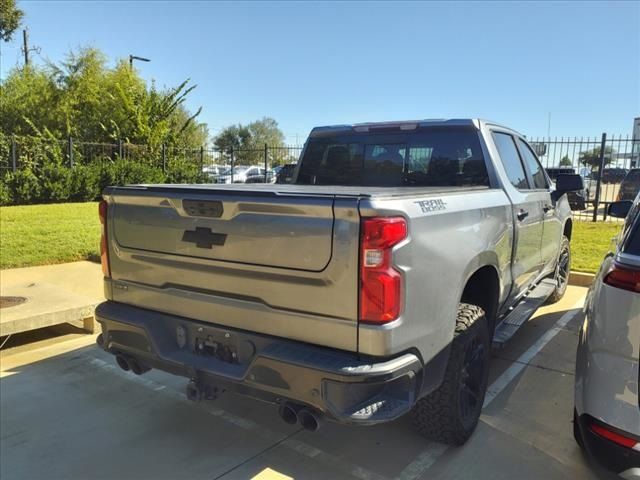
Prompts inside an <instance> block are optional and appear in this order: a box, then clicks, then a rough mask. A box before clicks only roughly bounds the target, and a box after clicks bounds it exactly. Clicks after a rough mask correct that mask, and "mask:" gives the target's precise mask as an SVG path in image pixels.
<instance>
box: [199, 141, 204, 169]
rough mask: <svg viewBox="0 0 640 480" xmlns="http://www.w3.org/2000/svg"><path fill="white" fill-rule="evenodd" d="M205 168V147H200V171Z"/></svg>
mask: <svg viewBox="0 0 640 480" xmlns="http://www.w3.org/2000/svg"><path fill="white" fill-rule="evenodd" d="M203 167H204V145H200V171H202V168H203Z"/></svg>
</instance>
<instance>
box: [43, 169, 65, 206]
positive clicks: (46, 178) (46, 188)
mask: <svg viewBox="0 0 640 480" xmlns="http://www.w3.org/2000/svg"><path fill="white" fill-rule="evenodd" d="M70 197H71V170H70V169H69V168H68V167H65V166H62V165H54V164H49V165H45V166H44V167H43V168H42V169H41V173H40V198H39V199H40V200H41V201H43V202H46V203H61V202H65V201H67V200H69V198H70Z"/></svg>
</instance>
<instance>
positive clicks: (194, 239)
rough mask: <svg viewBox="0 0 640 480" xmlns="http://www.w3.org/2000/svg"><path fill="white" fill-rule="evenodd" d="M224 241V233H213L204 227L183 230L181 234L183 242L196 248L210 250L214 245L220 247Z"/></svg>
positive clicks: (225, 235)
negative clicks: (192, 244) (193, 244)
mask: <svg viewBox="0 0 640 480" xmlns="http://www.w3.org/2000/svg"><path fill="white" fill-rule="evenodd" d="M226 240H227V234H226V233H214V232H212V231H211V229H210V228H206V227H196V229H195V230H185V231H184V233H183V234H182V241H183V242H188V243H195V244H196V247H198V248H212V247H213V246H214V245H218V246H222V245H224V242H225V241H226Z"/></svg>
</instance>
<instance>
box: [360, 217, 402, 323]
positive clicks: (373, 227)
mask: <svg viewBox="0 0 640 480" xmlns="http://www.w3.org/2000/svg"><path fill="white" fill-rule="evenodd" d="M405 238H407V222H406V220H405V219H404V218H402V217H372V218H364V219H363V220H362V224H361V237H360V255H361V257H360V321H361V322H366V323H374V324H381V323H387V322H391V321H393V320H395V319H396V318H398V317H399V316H400V309H401V306H402V274H401V273H400V272H399V271H398V270H396V269H395V268H393V265H392V262H391V249H392V248H393V247H394V245H397V244H398V243H400V242H401V241H402V240H404V239H405Z"/></svg>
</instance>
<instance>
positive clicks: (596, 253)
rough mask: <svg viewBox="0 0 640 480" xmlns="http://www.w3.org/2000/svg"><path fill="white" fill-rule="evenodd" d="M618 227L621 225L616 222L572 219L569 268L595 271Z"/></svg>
mask: <svg viewBox="0 0 640 480" xmlns="http://www.w3.org/2000/svg"><path fill="white" fill-rule="evenodd" d="M620 228H621V225H620V224H616V223H605V222H597V223H591V222H578V221H574V223H573V234H572V235H571V253H572V258H571V269H572V270H575V271H578V272H587V273H596V272H597V271H598V269H599V268H600V264H601V263H602V259H603V258H604V256H605V254H606V253H607V252H608V251H609V249H610V248H611V247H612V243H611V242H612V239H613V237H615V236H616V235H617V234H618V232H619V231H620Z"/></svg>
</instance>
